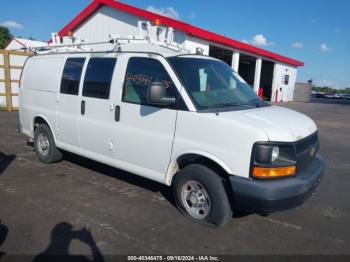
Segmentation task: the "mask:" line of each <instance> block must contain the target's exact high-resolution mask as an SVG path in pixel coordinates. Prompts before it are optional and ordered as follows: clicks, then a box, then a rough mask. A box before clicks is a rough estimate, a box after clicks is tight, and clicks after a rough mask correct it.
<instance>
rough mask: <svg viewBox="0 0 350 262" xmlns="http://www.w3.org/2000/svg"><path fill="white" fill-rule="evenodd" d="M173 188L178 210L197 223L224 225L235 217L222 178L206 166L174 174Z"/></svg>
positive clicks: (195, 165) (188, 168)
mask: <svg viewBox="0 0 350 262" xmlns="http://www.w3.org/2000/svg"><path fill="white" fill-rule="evenodd" d="M173 191H174V197H175V201H176V204H177V206H178V208H179V210H180V211H181V212H182V213H183V214H184V215H185V216H187V217H188V218H190V219H192V220H193V221H195V222H197V223H200V224H205V225H209V226H223V225H225V224H226V223H228V222H229V221H230V220H231V218H232V210H231V205H230V202H229V199H228V197H227V194H226V190H225V187H224V184H223V180H222V178H221V177H220V176H219V175H218V174H216V173H215V172H214V171H213V170H211V169H209V168H208V167H206V166H203V165H199V164H191V165H188V166H187V167H185V168H183V169H182V170H181V171H180V172H179V173H178V174H177V175H176V177H175V181H174V187H173Z"/></svg>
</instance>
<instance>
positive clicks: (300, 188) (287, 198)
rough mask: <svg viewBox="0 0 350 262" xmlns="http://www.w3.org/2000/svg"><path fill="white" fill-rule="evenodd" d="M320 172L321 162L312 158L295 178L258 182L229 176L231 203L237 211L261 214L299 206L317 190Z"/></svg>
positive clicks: (321, 169)
mask: <svg viewBox="0 0 350 262" xmlns="http://www.w3.org/2000/svg"><path fill="white" fill-rule="evenodd" d="M324 170H325V161H324V159H323V158H322V157H320V156H316V157H315V159H314V160H313V161H312V163H311V164H310V166H309V167H308V168H307V169H305V170H304V171H302V172H301V173H298V175H297V176H296V177H291V178H282V179H278V180H277V179H276V180H269V181H267V180H264V181H262V180H251V179H247V178H242V177H238V176H230V182H231V187H232V192H233V195H234V202H235V204H236V206H237V207H238V208H242V209H243V208H244V209H249V210H252V211H255V212H261V213H271V212H275V211H281V210H285V209H290V208H294V207H297V206H300V205H301V204H303V203H304V201H305V200H306V199H307V198H308V197H309V196H310V195H311V194H312V193H313V192H314V190H315V189H316V188H317V186H318V185H319V183H320V181H321V178H322V176H323V173H324Z"/></svg>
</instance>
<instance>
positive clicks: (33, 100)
mask: <svg viewBox="0 0 350 262" xmlns="http://www.w3.org/2000/svg"><path fill="white" fill-rule="evenodd" d="M63 64H64V57H62V56H61V57H55V56H40V57H32V58H29V59H28V61H27V63H26V65H25V67H24V70H23V76H22V83H21V88H20V91H19V96H20V97H19V99H20V109H19V110H20V111H19V112H20V122H21V126H22V131H23V133H24V134H26V135H28V136H29V137H34V118H35V117H37V116H40V117H42V118H43V119H45V120H46V121H47V122H48V124H49V126H50V128H51V130H52V132H53V134H54V136H55V135H56V128H55V127H56V114H57V102H56V96H57V94H58V92H59V87H60V83H61V76H62V70H63Z"/></svg>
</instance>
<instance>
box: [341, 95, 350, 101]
mask: <svg viewBox="0 0 350 262" xmlns="http://www.w3.org/2000/svg"><path fill="white" fill-rule="evenodd" d="M340 98H341V99H344V100H350V94H341V95H340Z"/></svg>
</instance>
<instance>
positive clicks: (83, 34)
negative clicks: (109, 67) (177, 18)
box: [74, 6, 186, 44]
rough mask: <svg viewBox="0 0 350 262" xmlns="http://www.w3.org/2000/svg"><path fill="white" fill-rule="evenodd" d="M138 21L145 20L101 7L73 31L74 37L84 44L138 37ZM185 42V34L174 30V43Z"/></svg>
mask: <svg viewBox="0 0 350 262" xmlns="http://www.w3.org/2000/svg"><path fill="white" fill-rule="evenodd" d="M138 21H146V20H145V19H144V18H142V17H138V16H135V15H132V14H129V13H126V12H123V11H120V10H118V9H115V8H111V7H108V6H103V7H101V8H100V9H99V10H98V11H97V12H96V13H94V14H93V15H92V16H91V17H90V18H89V19H88V20H86V21H85V22H84V23H83V24H81V25H80V26H79V27H78V28H77V29H75V31H74V36H75V37H77V38H81V39H84V40H86V42H103V41H108V40H109V38H108V35H120V36H127V35H134V36H139V35H140V33H139V29H138V25H137V22H138ZM150 22H152V21H150ZM185 40H186V34H185V33H184V32H180V31H177V30H175V34H174V41H175V42H177V43H179V44H183V43H184V42H185Z"/></svg>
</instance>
